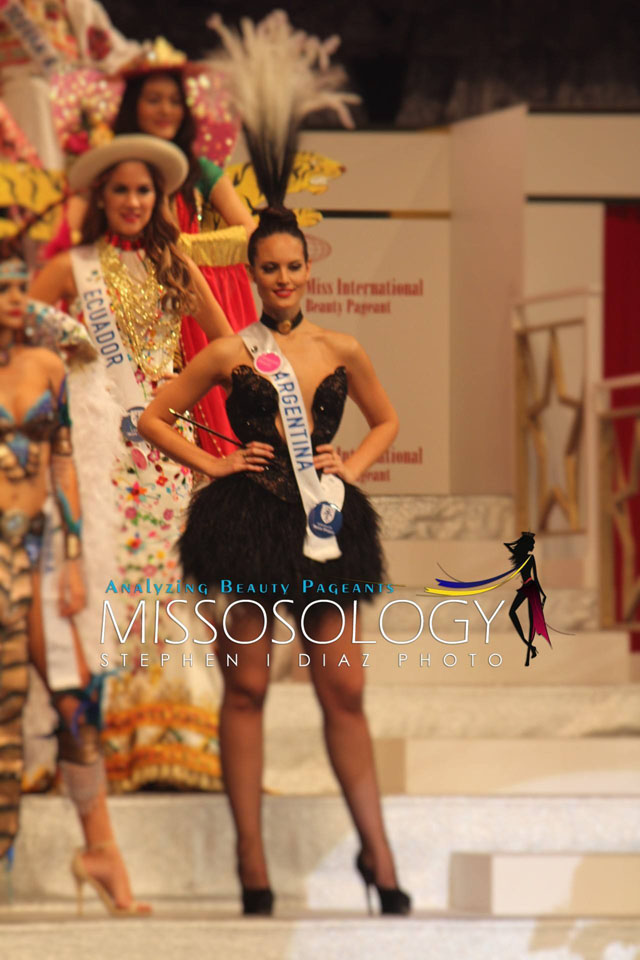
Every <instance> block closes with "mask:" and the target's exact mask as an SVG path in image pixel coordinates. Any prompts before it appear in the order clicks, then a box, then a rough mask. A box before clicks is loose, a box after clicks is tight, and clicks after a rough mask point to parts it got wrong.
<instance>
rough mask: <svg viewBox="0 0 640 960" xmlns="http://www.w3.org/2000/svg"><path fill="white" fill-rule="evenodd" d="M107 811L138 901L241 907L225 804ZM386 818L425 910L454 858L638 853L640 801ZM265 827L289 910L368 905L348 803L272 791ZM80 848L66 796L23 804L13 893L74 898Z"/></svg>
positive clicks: (517, 804)
mask: <svg viewBox="0 0 640 960" xmlns="http://www.w3.org/2000/svg"><path fill="white" fill-rule="evenodd" d="M110 806H111V810H112V814H113V819H114V823H115V828H116V833H117V836H118V838H119V840H120V842H121V844H122V847H123V849H124V850H125V851H126V856H127V863H128V865H129V867H130V870H131V874H132V882H133V887H134V889H135V891H136V894H137V895H138V896H139V897H140V898H149V899H150V900H151V901H154V900H155V898H158V897H159V898H166V897H179V898H183V899H184V898H188V897H210V898H213V899H214V900H220V901H225V902H232V903H234V904H235V902H237V896H238V886H237V879H236V873H235V864H234V854H233V832H232V827H231V818H230V815H229V811H228V806H227V801H226V798H225V797H223V796H220V795H210V794H209V795H207V794H186V795H185V794H136V795H134V796H130V797H115V798H113V799H112V800H111V801H110ZM384 813H385V821H386V824H387V829H388V833H389V837H390V842H391V845H392V847H393V850H394V852H395V855H396V860H397V866H398V873H399V878H400V881H401V883H402V885H403V886H404V887H406V889H407V890H409V891H410V893H411V895H412V897H413V899H414V904H415V906H416V908H417V909H420V910H436V911H438V910H446V909H447V908H448V905H449V871H450V862H451V857H452V855H453V854H454V853H458V852H468V853H481V854H484V853H486V851H494V852H502V853H517V854H563V855H569V854H576V855H585V854H591V853H603V854H618V853H635V854H639V855H640V804H639V803H638V798H637V796H634V797H598V796H592V797H569V796H565V797H541V796H532V797H509V796H500V797H482V796H478V797H471V796H467V797H387V798H385V799H384ZM264 829H265V845H266V850H267V857H268V860H269V866H270V875H271V881H272V884H273V887H274V889H275V890H276V891H277V893H278V896H279V898H280V901H281V903H282V904H283V905H286V904H289V905H292V904H294V905H295V907H296V909H297V910H300V909H303V910H308V909H311V910H329V911H356V912H358V911H361V910H362V909H363V907H364V903H365V898H364V888H363V885H362V883H361V881H360V878H359V877H358V875H357V874H356V872H355V870H354V868H353V862H354V857H355V854H356V852H357V849H358V844H357V839H356V836H355V833H354V830H353V827H352V824H351V821H350V819H349V816H348V813H347V810H346V807H345V804H344V802H343V801H342V799H341V798H338V797H274V796H266V797H265V798H264ZM79 842H80V836H79V827H78V824H77V822H76V820H75V816H74V812H73V810H72V808H71V805H70V803H69V802H68V801H67V800H65V799H64V798H61V797H27V798H26V800H25V802H24V806H23V810H22V817H21V832H20V835H19V838H18V842H17V844H16V851H15V864H14V869H13V886H14V890H15V895H16V898H17V899H18V900H19V901H23V900H28V901H31V902H33V901H40V900H41V899H42V898H43V897H68V898H71V897H72V896H73V892H74V887H73V883H72V878H71V873H70V871H69V861H70V859H71V854H72V851H73V849H74V848H75V847H77V846H78V845H79ZM0 889H1V878H0ZM0 955H2V953H1V952H0ZM2 956H3V955H2ZM56 960H57V958H56Z"/></svg>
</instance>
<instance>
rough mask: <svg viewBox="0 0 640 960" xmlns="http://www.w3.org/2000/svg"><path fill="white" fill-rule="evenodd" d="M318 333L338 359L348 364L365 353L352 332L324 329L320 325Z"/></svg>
mask: <svg viewBox="0 0 640 960" xmlns="http://www.w3.org/2000/svg"><path fill="white" fill-rule="evenodd" d="M317 329H318V334H319V336H320V338H321V339H322V340H323V342H324V343H325V344H326V346H327V347H329V348H330V349H331V351H332V353H334V354H335V357H336V360H338V361H339V362H340V363H344V364H345V366H348V365H349V363H350V362H353V360H354V359H357V357H358V356H360V355H362V354H364V350H363V348H362V346H361V345H360V344H359V343H358V341H357V340H356V338H355V337H354V336H352V335H351V334H350V333H342V332H340V331H338V330H324V329H323V328H321V327H318V328H317Z"/></svg>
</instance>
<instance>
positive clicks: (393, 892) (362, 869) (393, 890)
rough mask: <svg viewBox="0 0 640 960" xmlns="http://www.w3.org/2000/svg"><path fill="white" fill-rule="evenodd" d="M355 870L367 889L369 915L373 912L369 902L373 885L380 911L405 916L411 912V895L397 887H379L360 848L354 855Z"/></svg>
mask: <svg viewBox="0 0 640 960" xmlns="http://www.w3.org/2000/svg"><path fill="white" fill-rule="evenodd" d="M356 870H357V871H358V873H359V874H360V876H361V877H362V879H363V881H364V885H365V887H366V890H367V907H368V910H369V915H372V914H373V905H372V903H371V887H375V888H376V890H377V891H378V896H379V898H380V913H387V914H392V913H393V914H396V915H399V916H406V915H407V914H408V913H411V897H410V896H409V894H408V893H405V892H404V890H400V888H399V887H379V886H378V884H377V883H376V879H375V874H374V872H373V870H372V869H371V867H368V866H367V865H366V863H365V862H364V861H363V859H362V850H361V851H360V853H359V854H358V856H357V857H356Z"/></svg>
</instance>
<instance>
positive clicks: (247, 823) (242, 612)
mask: <svg viewBox="0 0 640 960" xmlns="http://www.w3.org/2000/svg"><path fill="white" fill-rule="evenodd" d="M232 613H233V614H234V616H233V618H231V615H230V616H229V618H228V623H227V630H228V631H229V633H230V634H231V636H233V637H234V639H236V640H240V641H245V642H246V641H248V640H251V639H253V638H254V637H257V636H259V635H260V633H261V631H262V628H263V625H264V620H263V617H262V614H261V613H260V611H259V610H258V608H257V607H254V606H249V605H248V604H247V605H246V606H245V605H242V606H240V607H236V608H235V609H234V610H233V611H232ZM270 629H271V624H270V623H269V624H268V627H267V632H266V633H265V635H264V637H263V638H262V639H261V640H259V641H258V642H257V643H255V644H251V645H248V646H242V645H241V644H238V643H233V642H232V641H231V640H229V639H228V638H227V637H224V636H223V635H222V632H221V631H220V630H219V631H218V641H217V643H218V650H217V656H218V662H219V664H220V668H221V670H222V674H223V676H224V695H223V700H222V706H221V708H220V760H221V763H222V774H223V777H224V782H225V787H226V791H227V796H228V797H229V803H230V805H231V812H232V814H233V820H234V823H235V827H236V834H237V844H236V853H237V857H238V873H239V875H240V882H241V883H242V885H243V886H244V887H247V888H249V889H260V888H263V887H268V886H269V877H268V871H267V864H266V858H265V853H264V846H263V842H262V820H261V808H262V766H263V748H262V708H263V705H264V701H265V697H266V693H267V686H268V682H269V668H268V666H267V657H266V654H267V652H268V649H269V647H268V640H270V639H271V634H270ZM227 656H229V657H233V658H234V660H235V658H236V657H237V659H238V666H234V664H233V662H231V661H230V662H229V663H227Z"/></svg>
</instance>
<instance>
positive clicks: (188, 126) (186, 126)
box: [113, 70, 201, 214]
mask: <svg viewBox="0 0 640 960" xmlns="http://www.w3.org/2000/svg"><path fill="white" fill-rule="evenodd" d="M165 77H168V78H169V80H173V81H174V82H175V85H176V87H177V88H178V91H179V93H180V102H181V104H182V109H183V111H184V114H183V117H182V123H181V124H180V126H179V128H178V131H177V133H176V135H175V137H174V138H173V140H172V143H175V145H176V146H177V147H180V149H181V150H182V152H183V153H184V155H185V156H186V158H187V160H188V161H189V173H188V176H187V179H186V180H185V181H184V183H183V184H182V186H181V187H180V190H179V191H178V192H179V193H180V195H181V196H182V199H183V200H184V201H185V203H186V204H187V206H188V207H189V210H190V212H191V213H192V214H195V212H196V199H195V192H194V191H195V186H196V183H197V182H198V180H199V179H200V173H201V171H200V164H199V163H198V159H197V157H196V156H195V154H194V152H193V144H194V141H195V139H196V133H197V130H196V122H195V120H194V118H193V114H192V113H191V110H190V108H189V104H188V103H187V98H186V96H185V92H184V86H183V81H182V71H180V70H163V71H158V72H155V73H144V74H140V75H138V76H136V77H129V79H128V80H127V81H126V85H125V88H124V94H123V96H122V100H121V102H120V108H119V110H118V113H117V116H116V118H115V120H114V122H113V132H114V133H115V135H116V136H117V135H118V134H120V133H143V131H142V130H140V125H139V123H138V100H139V99H140V96H141V94H142V88H143V87H144V85H145V83H146V82H147V80H156V79H158V78H165Z"/></svg>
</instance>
